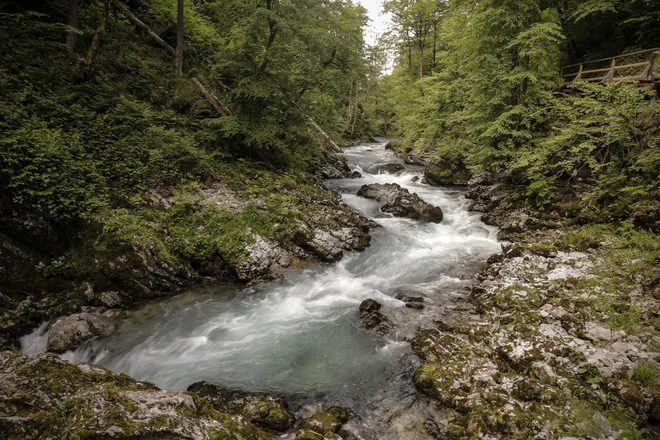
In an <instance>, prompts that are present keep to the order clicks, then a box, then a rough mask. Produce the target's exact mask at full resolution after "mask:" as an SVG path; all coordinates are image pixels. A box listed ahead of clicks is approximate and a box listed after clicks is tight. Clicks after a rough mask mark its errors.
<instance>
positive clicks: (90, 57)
mask: <svg viewBox="0 0 660 440" xmlns="http://www.w3.org/2000/svg"><path fill="white" fill-rule="evenodd" d="M109 13H110V0H105V1H104V2H103V17H101V22H100V23H99V27H98V28H97V29H96V33H95V34H94V38H92V44H91V46H90V47H89V52H87V58H86V59H85V70H84V73H83V75H84V76H85V77H86V76H88V75H89V74H90V73H92V70H93V69H94V63H95V62H96V57H97V55H98V53H99V48H100V47H101V37H102V36H103V33H104V32H105V27H106V25H107V24H108V15H109Z"/></svg>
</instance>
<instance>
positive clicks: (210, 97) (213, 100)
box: [192, 78, 231, 118]
mask: <svg viewBox="0 0 660 440" xmlns="http://www.w3.org/2000/svg"><path fill="white" fill-rule="evenodd" d="M192 80H193V82H194V83H195V85H196V86H197V88H198V89H199V91H200V92H202V95H203V96H204V98H206V100H207V101H208V102H209V104H211V106H212V107H213V108H214V109H215V110H216V111H217V112H218V114H219V115H220V116H222V117H223V118H224V117H227V116H229V115H231V112H230V111H229V109H227V107H225V106H224V104H223V103H222V101H220V99H218V97H217V96H215V95H214V94H213V92H211V91H210V90H208V89H207V88H206V87H204V84H202V83H201V82H200V81H199V80H198V79H197V78H193V79H192Z"/></svg>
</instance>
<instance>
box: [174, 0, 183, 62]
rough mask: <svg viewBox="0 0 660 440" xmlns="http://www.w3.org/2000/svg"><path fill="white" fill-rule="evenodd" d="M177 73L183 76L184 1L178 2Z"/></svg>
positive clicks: (179, 0)
mask: <svg viewBox="0 0 660 440" xmlns="http://www.w3.org/2000/svg"><path fill="white" fill-rule="evenodd" d="M174 58H175V63H176V72H177V73H178V74H179V75H183V0H178V14H177V31H176V55H175V56H174Z"/></svg>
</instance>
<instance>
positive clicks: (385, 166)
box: [365, 162, 406, 174]
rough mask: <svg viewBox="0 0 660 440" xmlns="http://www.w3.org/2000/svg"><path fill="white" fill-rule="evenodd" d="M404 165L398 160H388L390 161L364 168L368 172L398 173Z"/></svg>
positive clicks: (403, 168)
mask: <svg viewBox="0 0 660 440" xmlns="http://www.w3.org/2000/svg"><path fill="white" fill-rule="evenodd" d="M405 169H406V167H405V165H403V164H401V163H398V162H390V163H377V164H374V165H371V166H369V167H367V169H365V171H366V172H367V173H369V174H383V173H386V174H395V173H398V172H399V171H403V170H405Z"/></svg>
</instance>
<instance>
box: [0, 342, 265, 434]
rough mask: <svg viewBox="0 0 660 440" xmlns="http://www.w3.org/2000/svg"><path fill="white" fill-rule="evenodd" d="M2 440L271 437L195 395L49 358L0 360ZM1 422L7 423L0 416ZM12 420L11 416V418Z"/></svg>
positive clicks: (7, 355) (0, 356) (7, 356)
mask: <svg viewBox="0 0 660 440" xmlns="http://www.w3.org/2000/svg"><path fill="white" fill-rule="evenodd" d="M0 394H2V395H4V396H10V397H9V398H7V399H2V400H1V401H0V438H3V439H8V440H19V439H20V440H31V439H45V438H70V439H82V438H105V437H108V436H110V437H116V438H127V437H128V438H142V437H146V438H151V437H155V436H160V437H158V438H167V437H170V438H218V439H236V440H239V439H240V440H262V439H263V440H265V439H269V438H271V437H270V436H269V435H268V434H266V433H265V432H263V431H261V430H259V429H258V428H257V427H255V426H254V425H253V424H251V423H250V422H249V421H247V420H245V419H244V418H243V417H238V416H232V415H229V414H226V413H221V412H219V411H216V410H215V409H213V408H212V407H211V406H210V405H209V403H208V402H207V401H206V400H205V399H203V398H200V397H198V396H197V395H195V394H192V393H186V392H183V391H165V390H160V389H158V388H157V387H156V386H154V385H153V384H150V383H148V382H138V381H136V380H134V379H132V378H130V377H128V376H126V375H122V374H116V373H113V372H111V371H109V370H106V369H104V368H101V367H97V366H93V365H87V364H77V363H71V362H67V361H65V360H63V359H60V358H59V357H57V356H55V355H52V354H45V355H39V356H37V357H36V358H28V357H26V356H21V355H19V354H17V353H14V352H1V353H0ZM2 415H4V416H2ZM8 415H9V416H10V417H9V416H8Z"/></svg>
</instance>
